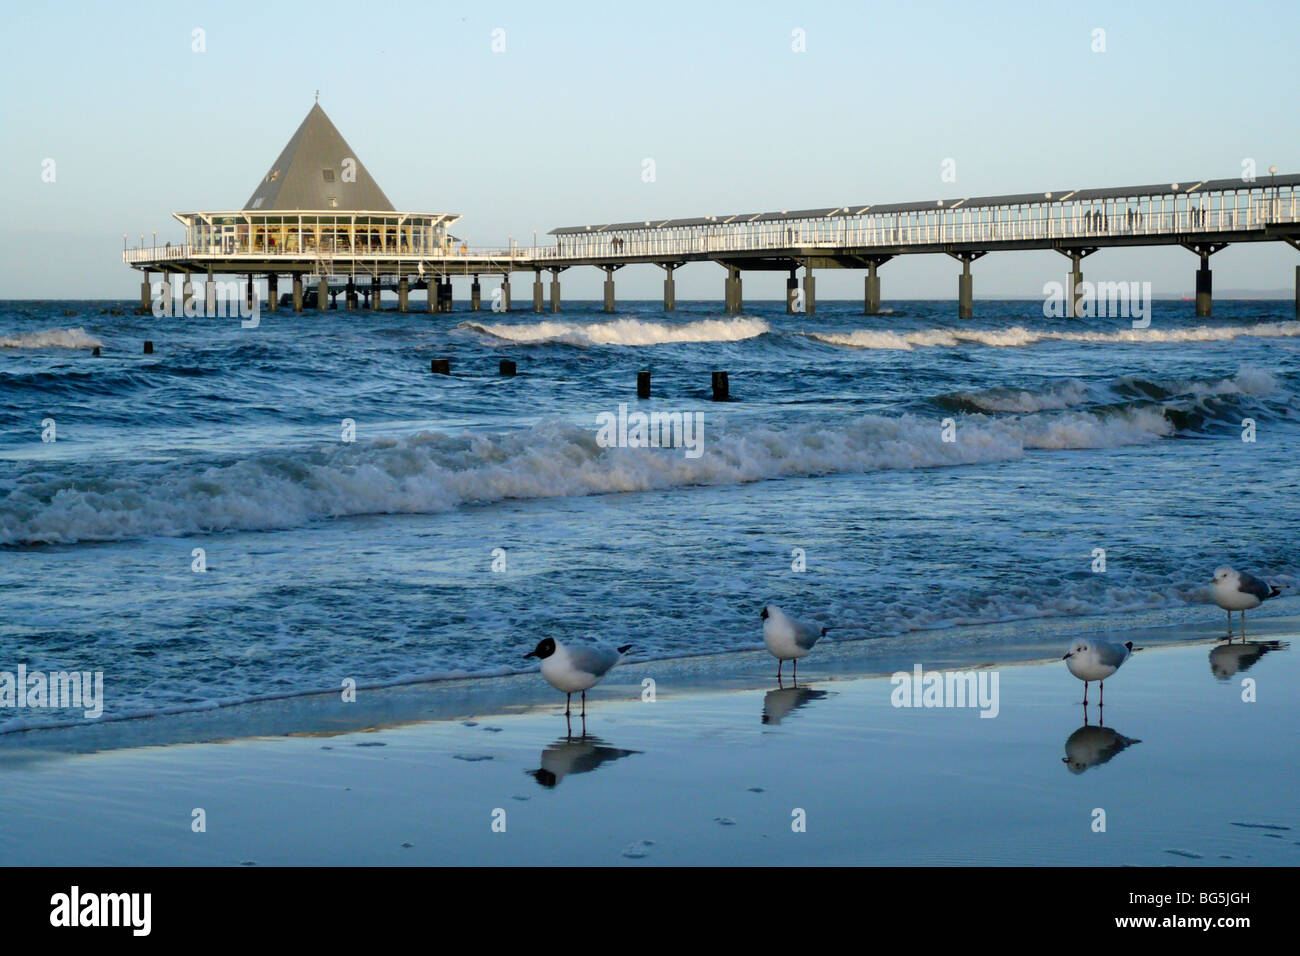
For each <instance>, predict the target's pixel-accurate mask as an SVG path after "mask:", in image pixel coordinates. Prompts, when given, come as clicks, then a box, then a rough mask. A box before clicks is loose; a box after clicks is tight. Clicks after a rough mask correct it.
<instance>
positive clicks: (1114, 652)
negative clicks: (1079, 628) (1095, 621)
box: [1092, 641, 1130, 667]
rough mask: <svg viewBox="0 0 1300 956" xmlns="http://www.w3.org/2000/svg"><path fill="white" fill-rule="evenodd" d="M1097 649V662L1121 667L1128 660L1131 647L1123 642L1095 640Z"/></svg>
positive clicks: (1094, 645) (1106, 665)
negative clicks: (1109, 642) (1110, 642)
mask: <svg viewBox="0 0 1300 956" xmlns="http://www.w3.org/2000/svg"><path fill="white" fill-rule="evenodd" d="M1092 646H1093V647H1094V648H1095V649H1096V651H1097V663H1098V664H1100V665H1101V666H1102V667H1119V665H1120V664H1123V663H1124V662H1125V661H1126V660H1128V656H1129V653H1130V651H1129V649H1128V648H1127V647H1125V646H1124V645H1123V644H1108V643H1106V642H1105V641H1093V642H1092Z"/></svg>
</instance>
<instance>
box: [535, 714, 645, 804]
mask: <svg viewBox="0 0 1300 956" xmlns="http://www.w3.org/2000/svg"><path fill="white" fill-rule="evenodd" d="M582 729H583V732H582V735H581V736H578V737H574V736H572V735H569V736H567V737H561V738H560V739H559V740H557V741H556V742H555V743H553V744H551V745H550V746H549V747H547V748H546V749H545V750H543V751H542V765H541V766H540V767H538V768H537V769H536V770H525V771H524V773H526V774H528V775H529V776H530V777H532V778H533V779H534V780H536V781H537V782H538V783H539V784H540V785H541V786H543V787H546V788H548V789H550V788H552V787H555V786H558V785H559V783H560V781H561V780H563V779H564V778H565V777H567V776H569V775H570V774H574V773H590V772H591V771H593V770H595V769H596V768H597V767H599V766H600V765H601V764H605V763H609V762H610V761H613V760H618V759H620V758H622V757H630V756H632V755H633V754H639V753H641V751H639V750H620V749H619V748H618V747H611V746H609V745H608V744H607V743H606V742H605V741H603V740H601V739H600V738H599V737H594V736H589V735H588V734H587V732H586V730H587V728H586V725H585V724H584V726H583V728H582Z"/></svg>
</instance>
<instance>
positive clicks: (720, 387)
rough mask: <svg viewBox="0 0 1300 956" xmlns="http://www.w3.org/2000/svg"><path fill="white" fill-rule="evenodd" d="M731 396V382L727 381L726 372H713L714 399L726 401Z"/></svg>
mask: <svg viewBox="0 0 1300 956" xmlns="http://www.w3.org/2000/svg"><path fill="white" fill-rule="evenodd" d="M730 398H731V383H730V382H729V381H727V373H726V372H714V373H713V400H714V401H715V402H725V401H727V400H728V399H730Z"/></svg>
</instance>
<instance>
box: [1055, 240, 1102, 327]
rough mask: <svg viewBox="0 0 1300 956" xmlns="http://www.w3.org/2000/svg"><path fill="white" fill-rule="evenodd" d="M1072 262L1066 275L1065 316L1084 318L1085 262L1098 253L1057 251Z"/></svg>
mask: <svg viewBox="0 0 1300 956" xmlns="http://www.w3.org/2000/svg"><path fill="white" fill-rule="evenodd" d="M1056 251H1057V252H1059V253H1060V254H1061V255H1063V256H1065V257H1066V258H1067V259H1069V260H1070V263H1071V267H1070V271H1069V272H1067V273H1066V274H1065V283H1066V284H1065V314H1066V315H1067V316H1068V317H1069V318H1071V319H1078V318H1082V317H1083V260H1084V259H1086V258H1088V256H1090V255H1092V254H1093V253H1094V252H1096V251H1097V247H1096V246H1092V247H1090V248H1087V249H1057V250H1056Z"/></svg>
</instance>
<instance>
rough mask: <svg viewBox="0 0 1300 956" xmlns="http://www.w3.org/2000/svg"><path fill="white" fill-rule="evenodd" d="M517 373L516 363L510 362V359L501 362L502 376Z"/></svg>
mask: <svg viewBox="0 0 1300 956" xmlns="http://www.w3.org/2000/svg"><path fill="white" fill-rule="evenodd" d="M515 371H516V368H515V363H514V362H512V361H510V359H502V360H501V365H500V372H501V374H502V375H505V376H511V375H514V374H515Z"/></svg>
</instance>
